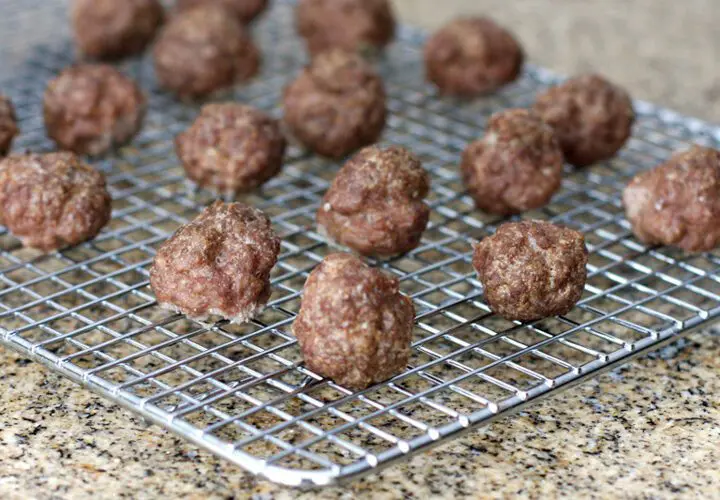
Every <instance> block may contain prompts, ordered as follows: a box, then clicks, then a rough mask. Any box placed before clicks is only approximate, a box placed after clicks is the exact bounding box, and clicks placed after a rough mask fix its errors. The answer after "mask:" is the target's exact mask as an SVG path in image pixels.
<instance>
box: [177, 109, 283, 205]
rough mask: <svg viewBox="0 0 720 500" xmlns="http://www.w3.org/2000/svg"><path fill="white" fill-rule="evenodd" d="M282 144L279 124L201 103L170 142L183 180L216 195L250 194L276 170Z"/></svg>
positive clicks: (249, 112)
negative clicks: (192, 119) (189, 123)
mask: <svg viewBox="0 0 720 500" xmlns="http://www.w3.org/2000/svg"><path fill="white" fill-rule="evenodd" d="M285 146H286V141H285V137H284V136H283V134H282V132H281V130H280V125H279V123H278V122H277V121H276V120H274V119H273V118H271V117H269V116H268V115H266V114H265V113H263V112H262V111H260V110H258V109H255V108H252V107H250V106H245V105H242V104H236V103H222V104H207V105H205V106H203V108H202V110H201V112H200V116H198V118H197V119H196V120H195V122H194V123H193V124H192V126H191V127H190V128H189V129H187V130H186V131H185V132H183V133H181V134H180V135H178V136H177V137H176V139H175V149H176V151H177V154H178V157H179V158H180V161H181V162H182V164H183V167H184V168H185V172H186V173H187V175H188V177H189V178H190V179H192V180H193V181H195V182H196V183H197V184H198V185H200V186H203V187H210V188H213V189H215V190H217V191H218V192H220V193H228V194H237V193H241V192H246V191H250V190H252V189H254V188H256V187H257V186H259V185H261V184H263V183H264V182H266V181H267V180H268V179H270V178H271V177H273V176H275V175H276V174H277V173H278V172H279V171H280V169H281V168H282V162H283V156H284V154H285Z"/></svg>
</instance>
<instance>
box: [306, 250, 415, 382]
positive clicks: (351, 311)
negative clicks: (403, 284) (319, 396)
mask: <svg viewBox="0 0 720 500" xmlns="http://www.w3.org/2000/svg"><path fill="white" fill-rule="evenodd" d="M414 317H415V308H414V306H413V303H412V300H410V299H409V298H408V297H406V296H405V295H403V294H401V293H400V291H399V283H398V280H397V279H396V278H391V277H390V276H387V275H386V274H384V273H382V272H381V271H379V270H377V269H373V268H371V267H369V266H367V265H366V264H365V263H364V262H363V261H362V260H360V259H359V258H357V257H355V256H352V255H349V254H344V253H336V254H331V255H328V256H327V257H325V259H323V261H322V262H321V263H320V265H318V266H317V267H316V268H315V269H314V270H313V271H312V273H310V277H309V278H308V280H307V282H306V283H305V289H304V291H303V298H302V306H301V308H300V313H299V314H298V316H297V318H295V323H294V324H293V332H294V333H295V336H296V337H297V339H298V342H299V343H300V348H301V349H302V353H303V358H304V359H305V364H306V365H307V367H308V368H310V369H311V370H312V371H314V372H316V373H318V374H320V375H322V376H324V377H328V378H331V379H332V380H334V381H335V382H337V383H338V384H340V385H343V386H345V387H348V388H350V389H364V388H366V387H368V386H369V385H372V384H375V383H377V382H382V381H383V380H386V379H388V378H390V377H392V376H393V375H395V374H397V373H399V372H401V371H402V370H403V369H404V368H405V367H406V366H407V362H408V358H409V356H410V341H411V340H412V331H413V322H414Z"/></svg>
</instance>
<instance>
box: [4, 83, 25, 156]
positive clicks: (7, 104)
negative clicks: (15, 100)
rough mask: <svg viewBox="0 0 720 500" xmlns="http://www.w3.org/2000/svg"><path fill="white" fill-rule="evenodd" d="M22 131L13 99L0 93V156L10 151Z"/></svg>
mask: <svg viewBox="0 0 720 500" xmlns="http://www.w3.org/2000/svg"><path fill="white" fill-rule="evenodd" d="M18 132H20V129H18V126H17V116H16V115H15V107H14V106H13V104H12V101H10V99H8V98H7V97H5V96H4V95H1V94H0V157H3V156H5V155H6V154H8V153H9V152H10V148H11V147H12V143H13V139H15V136H16V135H17V134H18Z"/></svg>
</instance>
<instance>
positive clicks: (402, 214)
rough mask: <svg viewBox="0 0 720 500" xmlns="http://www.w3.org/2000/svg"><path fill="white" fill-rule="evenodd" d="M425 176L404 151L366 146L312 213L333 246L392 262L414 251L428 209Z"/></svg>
mask: <svg viewBox="0 0 720 500" xmlns="http://www.w3.org/2000/svg"><path fill="white" fill-rule="evenodd" d="M429 189H430V177H429V176H428V174H427V172H425V170H424V169H423V167H422V165H421V163H420V160H419V159H418V158H417V157H416V156H415V155H413V154H412V153H410V152H409V151H408V150H406V149H404V148H401V147H398V146H393V147H390V148H387V149H381V148H379V147H377V146H371V147H368V148H365V149H363V150H362V151H360V152H359V153H357V154H356V155H355V156H354V157H353V158H352V159H351V160H350V161H348V162H347V163H346V164H345V166H343V168H342V169H340V171H339V172H338V174H337V176H336V177H335V180H334V181H333V183H332V185H331V186H330V189H329V190H328V191H327V193H325V197H324V198H323V203H322V205H321V206H320V209H319V210H318V213H317V222H318V227H319V230H320V232H321V233H324V234H325V235H326V236H327V237H328V238H329V239H331V240H333V241H334V242H336V243H338V244H340V245H343V246H346V247H348V248H350V249H352V250H354V251H356V252H358V253H360V254H362V255H366V256H374V257H380V258H388V257H393V256H396V255H399V254H403V253H405V252H408V251H410V250H412V249H413V248H415V247H416V246H417V245H418V243H420V238H421V236H422V234H423V231H425V228H426V226H427V223H428V217H429V215H430V208H429V207H428V206H427V205H426V204H425V203H424V202H423V199H424V198H425V197H426V196H427V194H428V190H429Z"/></svg>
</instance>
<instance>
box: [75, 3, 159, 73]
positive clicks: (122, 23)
mask: <svg viewBox="0 0 720 500" xmlns="http://www.w3.org/2000/svg"><path fill="white" fill-rule="evenodd" d="M71 18H72V27H73V34H74V37H75V45H76V46H77V48H78V50H79V51H80V52H81V53H82V54H84V55H86V56H88V57H91V58H94V59H106V60H114V59H120V58H123V57H128V56H134V55H137V54H141V53H142V52H143V51H144V50H145V48H146V47H147V46H148V45H149V44H150V42H151V41H152V40H153V38H154V37H155V33H156V32H157V30H158V28H159V27H160V26H161V25H162V23H163V20H164V18H165V11H164V9H163V6H162V4H161V3H160V1H159V0H122V1H118V0H73V3H72V11H71Z"/></svg>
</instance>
